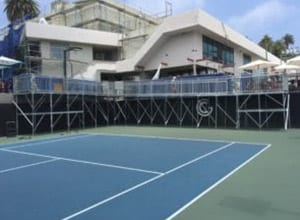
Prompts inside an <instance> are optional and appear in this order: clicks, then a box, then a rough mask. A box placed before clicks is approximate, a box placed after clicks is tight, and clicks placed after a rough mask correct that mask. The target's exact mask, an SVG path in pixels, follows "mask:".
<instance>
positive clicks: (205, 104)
mask: <svg viewBox="0 0 300 220" xmlns="http://www.w3.org/2000/svg"><path fill="white" fill-rule="evenodd" d="M213 110H214V108H213V107H212V106H210V104H209V100H208V99H201V100H199V101H198V102H197V105H196V111H197V114H198V115H200V116H202V117H208V116H210V115H211V114H212V112H213Z"/></svg>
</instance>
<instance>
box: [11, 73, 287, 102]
mask: <svg viewBox="0 0 300 220" xmlns="http://www.w3.org/2000/svg"><path fill="white" fill-rule="evenodd" d="M288 89H289V76H287V75H284V74H281V75H248V76H243V77H231V76H215V77H209V76H205V77H195V78H190V79H184V78H181V79H177V80H172V79H161V80H146V81H122V82H92V81H84V80H75V79H68V80H64V79H62V78H51V77H47V76H37V75H33V74H22V75H19V76H17V77H15V78H14V93H16V94H20V93H21V94H24V93H66V94H85V95H99V96H119V97H120V96H127V97H130V96H131V97H137V96H138V97H163V96H200V95H201V96H214V95H234V94H258V93H281V92H286V91H288Z"/></svg>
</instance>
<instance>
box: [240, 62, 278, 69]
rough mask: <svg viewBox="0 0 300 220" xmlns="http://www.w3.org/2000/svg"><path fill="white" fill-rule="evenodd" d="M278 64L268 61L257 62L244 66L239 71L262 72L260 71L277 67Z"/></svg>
mask: <svg viewBox="0 0 300 220" xmlns="http://www.w3.org/2000/svg"><path fill="white" fill-rule="evenodd" d="M277 65H278V63H275V62H271V61H266V60H255V61H253V62H251V63H248V64H245V65H242V66H240V67H239V69H242V70H260V69H265V68H269V67H273V66H277Z"/></svg>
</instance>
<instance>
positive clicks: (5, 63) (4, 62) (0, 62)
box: [0, 56, 22, 69]
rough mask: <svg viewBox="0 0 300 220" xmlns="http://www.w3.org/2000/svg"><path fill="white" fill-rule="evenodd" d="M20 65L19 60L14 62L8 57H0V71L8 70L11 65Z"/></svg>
mask: <svg viewBox="0 0 300 220" xmlns="http://www.w3.org/2000/svg"><path fill="white" fill-rule="evenodd" d="M20 63H22V62H21V61H19V60H14V59H11V58H8V57H4V56H0V69H6V68H10V67H11V66H13V65H16V64H20Z"/></svg>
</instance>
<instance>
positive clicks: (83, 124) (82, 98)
mask: <svg viewBox="0 0 300 220" xmlns="http://www.w3.org/2000/svg"><path fill="white" fill-rule="evenodd" d="M84 104H85V102H84V94H82V95H81V109H82V128H83V129H85V112H84Z"/></svg>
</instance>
